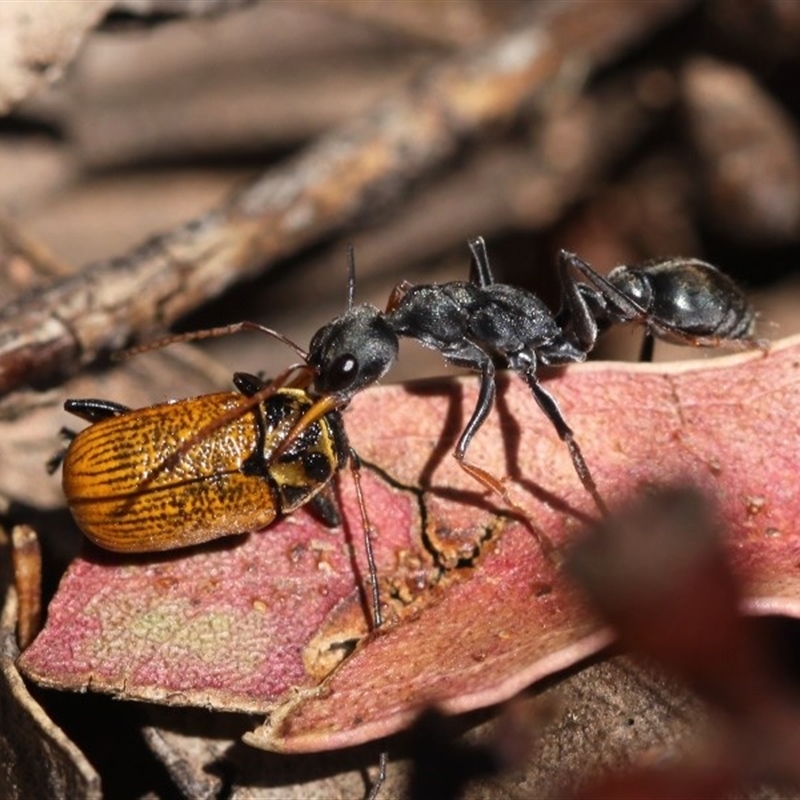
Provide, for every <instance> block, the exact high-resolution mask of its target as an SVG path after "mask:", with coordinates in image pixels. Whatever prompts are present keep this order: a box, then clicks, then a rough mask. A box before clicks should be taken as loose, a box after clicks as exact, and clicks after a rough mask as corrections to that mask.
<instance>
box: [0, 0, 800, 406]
mask: <svg viewBox="0 0 800 800" xmlns="http://www.w3.org/2000/svg"><path fill="white" fill-rule="evenodd" d="M34 5H36V4H34ZM66 5H68V4H66ZM596 5H598V4H592V3H580V2H566V3H564V2H548V1H547V0H543V1H542V2H537V3H530V2H514V0H509V1H508V2H480V0H461V1H453V2H444V3H430V2H418V3H417V2H403V3H381V2H369V0H360V1H359V2H347V0H329V1H328V2H316V3H256V4H246V3H245V4H231V3H227V4H219V3H214V2H203V3H176V2H171V3H164V2H160V3H159V2H139V3H133V2H128V3H123V4H110V7H109V9H108V12H107V14H106V16H105V17H102V16H101V18H100V19H99V20H98V25H99V27H97V28H96V29H95V30H93V31H89V30H87V31H86V33H85V35H84V39H83V40H82V44H81V46H80V48H79V49H78V51H77V54H76V57H75V60H74V61H73V62H71V63H69V64H67V65H66V66H65V67H64V68H63V69H62V70H60V72H61V73H63V75H62V77H61V78H60V79H59V80H57V81H55V82H54V83H52V84H50V83H48V82H42V83H41V85H39V86H37V87H36V88H35V90H32V91H30V92H29V93H28V94H27V96H25V97H24V98H23V99H22V100H21V101H19V102H17V103H14V104H13V105H12V106H11V107H10V108H9V110H8V113H7V114H6V115H5V116H4V117H3V118H2V120H0V175H2V180H1V181H0V213H2V215H3V217H2V218H3V220H5V224H4V226H3V230H0V264H2V265H3V267H4V269H3V272H4V273H5V275H6V277H7V278H9V279H10V281H11V283H12V285H11V286H10V287H7V289H6V291H7V292H8V293H16V292H18V291H20V290H24V289H26V288H29V287H30V286H32V285H36V284H41V283H47V282H48V281H50V280H51V279H52V275H53V273H56V274H60V273H62V272H70V271H72V270H80V269H81V268H82V267H84V266H85V265H87V264H89V263H92V262H97V261H100V260H103V259H109V258H118V257H125V256H126V254H127V253H129V252H130V251H131V249H132V248H133V247H134V246H135V245H138V244H140V243H141V242H143V241H144V240H145V239H147V238H148V237H150V236H152V235H153V234H156V233H164V232H168V231H170V230H171V229H173V228H175V227H176V226H178V225H180V224H181V223H184V222H186V221H187V220H191V219H198V218H202V217H203V215H205V214H207V213H208V212H209V211H211V210H212V209H215V208H218V207H224V203H225V200H226V198H227V197H228V196H229V195H230V194H231V193H232V192H236V191H237V190H239V189H242V188H243V187H245V186H246V185H247V182H248V181H249V180H250V179H252V178H254V177H256V176H258V175H260V174H262V173H265V172H266V173H267V174H269V172H268V171H269V170H270V169H271V168H277V169H281V170H286V169H287V168H289V169H290V167H287V165H288V164H291V161H290V159H292V158H293V157H294V156H295V154H297V153H303V151H304V148H308V147H314V146H315V143H316V142H318V141H319V139H320V137H323V136H324V135H326V133H328V132H329V131H332V130H333V131H336V130H339V129H342V128H343V127H346V126H348V125H352V124H354V123H357V122H358V121H359V120H360V119H362V118H365V119H366V118H367V116H368V114H369V113H370V112H371V109H373V108H374V107H376V105H377V104H378V103H380V102H381V101H382V100H384V99H385V98H387V97H388V98H391V97H393V96H395V95H400V94H402V93H403V92H404V91H409V87H414V86H415V84H421V83H424V82H425V81H426V80H430V76H431V75H432V74H436V71H437V70H440V69H442V65H445V66H446V68H452V69H455V70H458V69H459V64H460V63H463V64H464V67H463V69H465V70H476V69H477V70H479V69H481V66H480V61H479V58H478V56H477V55H475V54H480V53H481V51H482V48H484V49H485V48H491V47H495V46H496V44H497V43H498V42H503V40H504V37H506V38H507V37H509V36H510V35H512V34H514V33H515V32H517V31H520V30H532V31H536V35H538V36H540V37H550V38H549V40H548V43H549V44H550V45H552V46H554V47H556V48H557V49H558V51H559V57H560V59H561V61H560V63H559V64H558V65H557V66H556V67H553V68H552V69H551V70H550V74H548V75H546V76H545V77H543V78H536V79H535V80H532V81H531V85H530V89H529V90H528V91H520V92H519V96H518V99H516V98H515V99H514V101H513V102H509V104H508V108H507V110H506V111H504V113H503V115H502V116H501V117H495V118H492V119H488V118H487V119H481V120H480V121H479V122H477V123H475V124H472V125H471V126H469V127H468V126H464V130H463V132H462V131H458V135H457V136H456V137H454V138H455V145H454V146H452V147H451V148H450V151H449V152H447V153H445V154H443V155H442V157H438V158H431V159H429V161H428V163H426V164H425V166H424V168H423V169H419V168H418V167H417V166H416V165H415V164H413V163H411V158H409V162H410V163H409V165H408V167H409V169H408V172H409V173H412V172H413V173H414V177H413V180H409V179H407V178H406V177H404V176H403V175H402V172H403V165H402V164H400V165H399V167H396V169H395V173H394V175H396V176H399V177H398V180H397V181H396V183H397V186H392V181H391V179H392V177H393V176H392V175H391V174H388V173H387V175H386V176H384V180H383V182H382V184H381V185H380V187H379V188H378V189H377V190H375V191H374V194H375V197H374V202H373V200H372V199H370V198H367V199H366V200H365V199H364V198H362V199H361V202H360V206H359V208H358V210H357V213H349V212H346V211H345V210H344V209H342V213H341V214H340V215H339V218H338V219H337V220H336V222H335V224H333V225H331V226H329V229H328V230H327V231H325V232H324V233H322V234H320V235H315V236H313V237H307V241H302V242H298V243H297V245H290V246H287V247H284V248H283V251H284V252H285V253H287V255H284V256H282V257H281V258H270V257H268V256H267V254H265V256H264V259H263V269H261V271H260V272H259V273H258V274H256V275H251V276H249V277H248V278H247V280H246V281H245V282H244V283H241V282H240V283H238V284H237V285H234V286H233V287H232V288H230V289H229V290H228V291H227V292H225V293H224V294H223V295H222V296H220V297H217V298H210V297H209V298H203V302H202V303H201V302H199V301H198V303H197V305H198V309H197V311H196V312H195V313H192V314H190V315H188V316H186V315H184V316H183V318H182V319H181V320H180V321H179V323H178V325H177V326H176V327H177V328H179V329H181V330H191V329H195V328H200V327H205V326H209V325H218V324H223V323H226V322H232V321H237V320H241V319H253V320H257V321H260V322H263V323H265V324H267V325H270V326H271V327H273V328H276V329H278V330H280V331H282V332H284V333H286V334H287V335H289V336H291V337H293V338H294V339H296V340H297V341H298V342H299V343H300V344H301V345H303V346H306V345H307V343H308V340H309V337H310V335H311V334H312V333H313V332H314V331H315V330H316V329H317V328H318V327H319V326H320V325H321V324H323V323H324V322H325V321H327V320H328V319H330V318H331V317H332V316H334V315H335V314H337V313H339V312H340V311H341V310H342V309H343V307H344V305H345V303H346V290H347V286H346V264H347V261H346V247H347V244H348V243H353V244H354V246H355V253H356V264H357V276H358V284H357V299H359V300H370V301H372V302H374V303H375V304H376V305H378V306H381V307H382V306H384V305H385V303H386V299H387V298H388V295H389V292H390V291H391V288H392V286H393V285H394V284H395V283H396V282H397V281H399V280H402V279H406V280H410V281H415V282H419V281H442V280H451V279H457V278H464V277H465V276H466V275H467V270H468V264H469V262H468V251H467V248H466V239H467V238H468V237H472V236H476V235H483V236H485V237H486V238H487V240H488V244H489V252H490V255H491V257H492V259H493V265H494V268H495V271H496V273H497V274H498V277H500V278H501V279H502V280H504V281H507V282H511V283H515V284H519V285H524V286H527V287H529V288H530V289H532V290H533V291H535V292H537V293H539V294H540V295H541V296H542V297H543V298H545V299H546V300H547V301H548V302H549V303H551V304H553V305H557V303H558V292H557V286H556V284H555V280H554V279H555V272H554V263H555V254H556V253H557V251H558V249H559V248H562V247H565V248H568V249H571V250H574V251H576V252H577V253H578V254H580V255H581V256H582V257H583V258H584V259H585V260H587V261H589V262H590V263H591V264H593V265H594V266H595V267H596V268H597V269H598V270H599V271H601V272H605V271H608V269H610V268H612V267H613V266H615V265H617V264H623V263H624V264H632V263H636V262H640V261H643V260H646V259H649V258H654V257H660V256H669V255H677V254H680V255H694V256H699V257H701V258H703V259H705V260H707V261H710V262H712V263H714V264H716V265H718V266H720V267H721V268H722V269H723V270H725V271H726V272H728V273H729V274H731V275H733V276H735V277H736V279H738V280H739V281H740V282H741V283H742V284H743V285H744V286H745V287H746V289H747V290H748V291H749V292H750V293H751V294H752V296H753V298H754V302H755V303H756V305H757V306H758V308H759V310H760V312H761V316H760V332H761V334H762V335H764V336H767V337H770V338H777V337H779V336H784V335H788V334H791V333H793V332H795V331H797V330H798V329H800V315H799V314H798V313H797V309H796V305H797V302H796V301H797V297H798V283H797V268H796V267H797V263H798V258H797V254H798V234H799V233H800V144H799V143H798V138H797V121H796V118H797V114H798V106H799V105H800V95H798V92H797V78H798V58H797V54H798V53H800V48H799V47H798V41H800V8H798V6H797V5H796V4H794V3H785V2H779V0H741V1H737V0H718V1H717V2H705V3H702V2H683V1H682V0H675V2H669V3H658V2H656V3H648V4H644V5H645V6H649V7H650V10H649V11H645V12H642V10H641V9H638V6H639V5H640V4H637V3H625V2H609V3H602V4H599V5H600V6H601V7H603V8H604V11H603V13H602V14H599V13H598V11H597V9H596V8H594V6H596ZM565 9H566V10H567V12H568V13H565ZM57 11H58V7H57V4H56V7H55V8H54V11H53V13H57ZM190 12H191V13H190ZM195 14H197V15H198V16H195ZM565 18H566V20H565ZM625 26H629V27H628V28H626V27H625ZM620 29H622V30H624V34H621V35H620V34H618V31H619V30H620ZM459 59H462V61H461V62H460V61H459ZM451 65H452V66H451ZM43 72H44V74H46V71H44V70H43ZM493 80H494V76H493V75H492V74H491V72H490V68H487V74H486V82H485V86H484V87H483V88H482V89H481V91H483V92H485V93H491V92H492V91H500V90H501V89H502V87H498V86H496V85H495V84H494V83H493ZM411 91H413V88H412V89H411ZM448 102H449V101H448V99H447V98H445V99H444V113H445V114H446V113H447V112H448V110H449V109H448V105H447V103H448ZM408 124H409V123H408V121H407V120H400V121H398V122H397V123H396V126H397V127H398V128H402V126H403V125H408ZM387 131H388V133H387V136H390V135H391V133H392V129H391V126H389V127H388V128H387ZM403 135H405V133H403ZM424 135H425V132H424V130H423V131H421V132H420V136H423V137H424ZM387 185H388V188H387ZM20 238H23V239H24V240H25V242H26V243H27V244H28V245H29V246H30V247H33V248H34V250H33V251H32V250H31V249H28V250H25V251H20V248H19V246H18V243H19V240H20ZM31 252H35V253H37V254H39V256H43V254H46V256H43V257H35V258H33V259H28V258H25V257H24V256H25V255H26V254H30V253H31ZM31 261H32V262H33V263H31ZM48 272H49V274H48ZM212 299H213V302H211V300H212ZM147 327H148V326H144V328H143V329H142V330H144V329H145V328H147ZM149 328H150V331H149V334H150V336H151V337H152V335H153V334H154V332H157V331H158V326H157V323H155V322H153V321H152V320H151V321H149ZM253 338H254V337H237V338H236V340H235V341H234V340H227V341H217V342H214V343H212V344H211V345H210V346H209V347H210V349H211V350H212V352H214V353H215V354H216V355H217V356H218V357H219V359H220V360H221V361H222V362H223V363H224V364H226V365H228V367H229V369H230V370H231V371H232V370H233V369H249V370H253V371H256V370H261V371H264V372H266V373H267V374H274V373H275V372H276V371H278V370H279V369H281V367H282V366H285V365H286V363H287V360H288V359H289V357H290V355H291V354H289V353H287V351H285V350H284V349H283V348H282V347H281V346H279V345H277V344H276V343H273V342H269V343H265V342H264V341H261V340H258V339H257V338H256V340H255V341H253ZM637 342H638V336H637V335H634V334H632V333H631V332H630V331H627V330H625V331H616V332H614V333H610V334H609V335H607V336H606V337H605V339H604V341H603V344H602V345H601V347H599V348H598V350H597V353H596V356H597V357H602V358H634V357H635V353H636V350H637V346H638V345H637ZM427 355H430V358H427V359H426V356H427ZM687 356H688V357H696V356H697V353H696V352H692V351H689V352H687V351H685V350H682V349H681V348H669V347H667V346H664V345H660V346H659V347H657V352H656V357H657V358H660V359H671V358H677V357H687ZM444 369H445V368H444V366H443V364H442V362H441V359H440V358H439V356H438V355H436V354H424V353H423V352H422V351H421V349H420V348H419V347H417V346H413V356H410V355H405V353H404V357H403V358H402V359H401V362H400V366H399V368H398V371H396V372H393V373H392V375H393V377H394V378H396V379H401V378H403V377H420V376H423V375H426V374H431V373H441V372H443V371H444ZM177 388H178V387H176V390H177Z"/></svg>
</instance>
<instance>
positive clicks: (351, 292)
mask: <svg viewBox="0 0 800 800" xmlns="http://www.w3.org/2000/svg"><path fill="white" fill-rule="evenodd" d="M355 299H356V249H355V247H353V245H352V243H351V244H348V245H347V310H348V311H349V310H350V309H351V308H352V307H353V303H354V302H355Z"/></svg>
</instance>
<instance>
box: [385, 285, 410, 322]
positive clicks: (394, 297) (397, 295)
mask: <svg viewBox="0 0 800 800" xmlns="http://www.w3.org/2000/svg"><path fill="white" fill-rule="evenodd" d="M413 288H414V284H413V283H411V281H400V283H398V284H397V285H396V286H395V287H394V289H392V293H391V294H390V295H389V300H388V301H387V303H386V313H387V314H391V313H392V312H393V311H395V310H396V309H397V307H398V306H399V305H400V304H401V303H402V302H403V300H404V299H405V296H406V295H407V294H408V291H409V289H413Z"/></svg>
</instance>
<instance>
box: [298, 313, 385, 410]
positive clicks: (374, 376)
mask: <svg viewBox="0 0 800 800" xmlns="http://www.w3.org/2000/svg"><path fill="white" fill-rule="evenodd" d="M397 348H398V341H397V334H396V333H395V332H394V331H393V330H392V328H391V326H390V325H389V323H388V322H387V320H386V317H385V315H384V314H383V313H382V312H381V311H379V310H378V309H377V308H376V307H375V306H372V305H368V304H366V303H365V304H363V305H358V306H353V307H352V308H350V309H348V310H347V312H346V313H344V314H342V315H341V316H340V317H336V319H334V320H332V321H331V322H329V323H328V324H327V325H325V326H324V327H323V328H320V329H319V330H318V331H317V332H316V333H315V334H314V338H313V339H312V340H311V345H310V347H309V352H308V364H309V366H311V367H312V368H313V369H314V371H315V373H316V379H315V381H314V388H315V389H316V391H317V392H319V393H320V394H329V395H334V396H336V397H337V399H338V400H339V401H340V402H341V403H346V402H348V401H349V400H350V399H351V398H352V397H353V395H354V394H356V392H359V391H361V389H363V388H365V387H366V386H369V385H370V384H371V383H375V381H377V380H379V379H380V378H381V376H382V375H384V374H385V373H386V372H387V371H388V370H389V368H390V367H391V366H392V364H394V362H395V359H396V358H397Z"/></svg>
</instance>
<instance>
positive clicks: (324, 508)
mask: <svg viewBox="0 0 800 800" xmlns="http://www.w3.org/2000/svg"><path fill="white" fill-rule="evenodd" d="M308 505H309V507H310V508H311V511H312V513H313V514H314V516H315V517H318V518H319V520H320V521H321V522H322V523H323V524H324V525H325V526H326V527H328V528H338V527H339V526H340V525H341V524H342V515H341V514H340V513H339V509H338V508H337V505H336V498H335V497H334V496H333V492H331V490H330V487H329V486H326V487H325V488H324V489H322V490H320V492H319V493H318V494H315V495H314V496H313V497H312V498H311V499H310V500H309V501H308Z"/></svg>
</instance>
